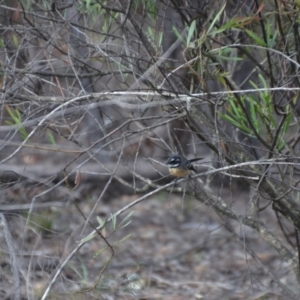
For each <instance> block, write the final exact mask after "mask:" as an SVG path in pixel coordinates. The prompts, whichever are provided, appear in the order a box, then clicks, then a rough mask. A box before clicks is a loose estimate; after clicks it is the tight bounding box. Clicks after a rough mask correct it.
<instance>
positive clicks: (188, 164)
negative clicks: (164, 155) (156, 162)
mask: <svg viewBox="0 0 300 300" xmlns="http://www.w3.org/2000/svg"><path fill="white" fill-rule="evenodd" d="M201 159H203V158H202V157H201V158H193V159H187V158H185V157H184V156H182V155H180V154H172V155H171V156H170V157H169V159H168V161H167V166H168V167H169V171H170V173H171V174H172V175H173V176H175V177H186V176H188V175H190V173H191V172H192V171H194V172H195V173H197V171H196V169H195V168H194V166H193V165H192V162H194V161H198V160H201Z"/></svg>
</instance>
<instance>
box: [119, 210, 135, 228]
mask: <svg viewBox="0 0 300 300" xmlns="http://www.w3.org/2000/svg"><path fill="white" fill-rule="evenodd" d="M133 214H134V210H133V211H131V212H130V213H129V214H128V215H127V216H126V217H125V218H124V219H123V220H122V221H121V222H120V225H119V226H122V225H123V224H124V223H125V222H126V221H127V220H128V219H129V218H131V216H132V215H133ZM127 225H128V224H127ZM127 225H126V226H127ZM123 227H125V225H123Z"/></svg>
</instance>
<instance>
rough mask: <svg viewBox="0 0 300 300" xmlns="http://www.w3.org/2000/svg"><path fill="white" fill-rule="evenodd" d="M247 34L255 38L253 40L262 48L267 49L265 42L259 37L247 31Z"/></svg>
mask: <svg viewBox="0 0 300 300" xmlns="http://www.w3.org/2000/svg"><path fill="white" fill-rule="evenodd" d="M246 32H247V34H248V35H249V36H250V37H252V38H253V40H254V41H255V42H256V43H257V44H258V45H260V46H262V47H267V44H266V43H265V41H264V40H262V39H261V38H260V37H259V36H258V35H256V34H255V33H254V32H253V31H250V30H248V29H246Z"/></svg>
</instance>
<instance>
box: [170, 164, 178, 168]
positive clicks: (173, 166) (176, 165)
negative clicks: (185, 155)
mask: <svg viewBox="0 0 300 300" xmlns="http://www.w3.org/2000/svg"><path fill="white" fill-rule="evenodd" d="M178 166H179V164H172V165H170V167H171V168H176V167H178Z"/></svg>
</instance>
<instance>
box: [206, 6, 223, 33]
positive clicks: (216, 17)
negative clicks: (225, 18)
mask: <svg viewBox="0 0 300 300" xmlns="http://www.w3.org/2000/svg"><path fill="white" fill-rule="evenodd" d="M225 7H226V2H225V3H224V5H223V6H222V7H221V9H220V10H219V12H218V13H217V14H216V16H215V18H214V19H213V20H212V22H211V24H210V26H209V28H208V30H207V34H209V32H210V31H211V30H212V28H213V27H214V26H215V24H216V22H217V21H218V20H219V18H220V16H221V14H222V13H223V11H224V9H225ZM213 34H214V32H213Z"/></svg>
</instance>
